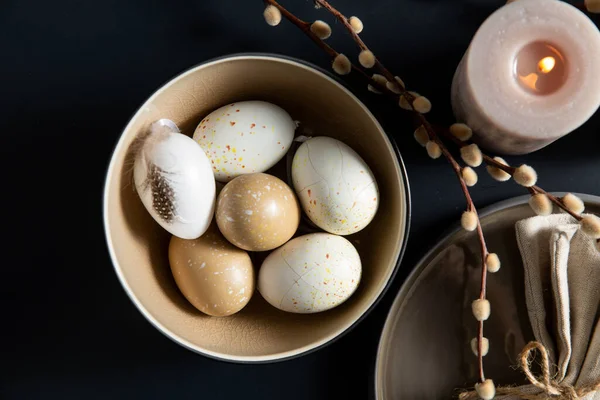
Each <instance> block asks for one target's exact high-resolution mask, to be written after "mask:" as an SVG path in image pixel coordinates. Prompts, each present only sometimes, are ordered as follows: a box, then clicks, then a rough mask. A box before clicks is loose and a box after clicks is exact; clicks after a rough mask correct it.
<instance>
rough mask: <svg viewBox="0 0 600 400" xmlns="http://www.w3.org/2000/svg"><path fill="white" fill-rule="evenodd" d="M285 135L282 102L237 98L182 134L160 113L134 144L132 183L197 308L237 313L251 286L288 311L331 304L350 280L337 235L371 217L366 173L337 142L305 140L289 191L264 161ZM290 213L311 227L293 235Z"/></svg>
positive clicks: (350, 289) (287, 144)
mask: <svg viewBox="0 0 600 400" xmlns="http://www.w3.org/2000/svg"><path fill="white" fill-rule="evenodd" d="M295 130H296V123H295V121H293V120H292V118H291V117H290V115H289V114H288V113H287V112H286V111H285V110H283V109H282V108H280V107H278V106H276V105H274V104H270V103H266V102H262V101H245V102H239V103H233V104H228V105H226V106H223V107H221V108H219V109H217V110H215V111H213V112H212V113H210V114H209V115H207V116H206V117H205V118H204V119H202V121H201V122H200V123H199V124H198V126H197V128H196V130H195V132H194V134H193V139H192V138H190V137H188V136H185V135H183V134H182V133H180V132H179V130H178V129H177V127H176V125H175V124H174V123H173V122H172V121H168V120H160V121H158V122H156V123H154V124H153V125H152V127H151V129H150V133H149V135H148V136H146V137H145V139H144V140H143V142H142V144H141V147H140V149H139V151H138V153H137V155H136V160H135V164H134V180H135V185H136V189H137V191H138V194H139V196H140V199H141V200H142V203H143V204H144V206H145V207H146V209H147V210H148V212H149V213H150V215H151V216H152V217H153V218H154V219H155V220H156V222H157V223H159V224H160V225H161V226H162V227H163V228H165V229H166V230H167V231H169V232H170V233H171V234H172V235H173V236H172V238H171V241H170V244H169V250H168V253H169V263H170V265H171V271H172V273H173V276H174V279H175V282H176V283H177V286H178V287H179V289H180V290H181V292H182V294H183V295H184V296H185V297H186V299H187V300H188V301H189V302H190V303H191V304H192V305H193V306H194V307H195V308H197V309H198V310H200V311H202V312H203V313H205V314H208V315H211V316H219V317H222V316H227V315H231V314H234V313H236V312H238V311H240V310H241V309H242V308H244V307H245V306H246V305H247V304H248V302H249V301H250V299H251V298H252V296H253V294H254V292H255V286H257V288H258V291H259V292H260V294H261V295H262V297H263V298H264V299H265V300H266V301H267V302H268V303H270V304H271V305H273V306H274V307H276V308H278V309H280V310H283V311H287V312H293V313H315V312H321V311H325V310H328V309H331V308H333V307H336V306H338V305H340V304H341V303H343V302H344V301H346V300H347V299H348V298H349V297H350V296H351V295H352V294H353V293H354V292H355V290H356V288H357V287H358V284H359V282H360V279H361V271H362V266H361V260H360V256H359V254H358V252H357V251H356V249H355V248H354V246H353V245H352V243H350V241H348V240H347V239H346V238H344V237H342V236H339V235H350V234H352V233H355V232H358V231H360V230H362V229H363V228H364V227H366V226H367V225H368V224H369V223H370V222H371V221H372V220H373V218H374V216H375V213H376V212H377V207H378V204H379V192H378V187H377V183H376V181H375V178H374V176H373V173H372V172H371V170H370V169H369V167H368V166H367V165H366V163H365V162H364V161H363V160H362V158H361V157H360V156H359V155H358V154H357V153H356V152H355V151H354V150H353V149H351V148H350V147H348V146H347V145H346V144H344V143H342V142H340V141H338V140H336V139H333V138H330V137H324V136H322V137H314V138H308V139H307V140H306V141H304V143H302V144H301V145H300V146H299V147H298V148H297V150H296V151H295V154H290V157H293V162H292V163H291V167H289V168H290V169H291V170H290V171H289V172H290V176H291V186H293V189H292V188H291V187H290V185H288V184H287V183H286V182H284V181H283V180H281V179H280V178H278V177H277V176H275V175H274V173H275V170H276V169H275V168H273V167H274V166H275V165H276V164H277V163H278V162H279V161H281V160H282V158H283V157H284V156H285V155H286V154H287V153H288V152H289V151H290V149H291V148H292V147H293V146H292V143H293V141H294V134H295ZM217 182H220V183H223V184H224V186H223V187H222V189H221V190H220V191H219V190H218V187H217ZM302 212H304V214H305V216H306V218H308V219H310V221H311V222H312V223H313V224H314V225H315V226H316V228H315V232H314V233H310V234H306V235H303V236H296V237H294V236H295V235H296V234H297V231H298V227H299V224H300V221H301V214H302ZM319 228H320V229H322V230H323V231H325V232H319V231H318V229H319ZM265 251H271V253H270V254H269V255H268V256H267V257H266V258H265V259H264V261H263V263H262V265H261V267H260V269H259V270H258V274H256V273H255V269H254V267H253V265H252V259H251V257H250V254H249V252H265ZM256 275H258V277H256Z"/></svg>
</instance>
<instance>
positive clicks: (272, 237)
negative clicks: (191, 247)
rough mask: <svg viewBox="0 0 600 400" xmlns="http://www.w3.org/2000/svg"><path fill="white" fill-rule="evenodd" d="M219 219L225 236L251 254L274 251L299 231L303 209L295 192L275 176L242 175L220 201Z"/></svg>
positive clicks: (217, 212)
mask: <svg viewBox="0 0 600 400" xmlns="http://www.w3.org/2000/svg"><path fill="white" fill-rule="evenodd" d="M216 209H217V211H216V220H217V224H218V226H219V229H220V230H221V232H222V233H223V236H225V238H227V240H229V241H230V242H231V243H233V244H234V245H236V246H237V247H239V248H241V249H244V250H249V251H266V250H272V249H274V248H276V247H279V246H281V245H282V244H284V243H285V242H287V241H288V240H289V239H290V238H291V237H292V236H293V235H294V233H295V232H296V229H298V224H299V223H300V206H299V205H298V200H296V196H295V195H294V191H293V190H292V189H291V188H290V187H289V186H288V185H286V184H285V182H283V181H282V180H281V179H279V178H276V177H274V176H273V175H269V174H264V173H256V174H249V175H241V176H238V177H237V178H235V179H233V180H232V181H231V182H229V183H227V185H225V187H224V188H223V190H221V193H219V197H218V198H217V208H216Z"/></svg>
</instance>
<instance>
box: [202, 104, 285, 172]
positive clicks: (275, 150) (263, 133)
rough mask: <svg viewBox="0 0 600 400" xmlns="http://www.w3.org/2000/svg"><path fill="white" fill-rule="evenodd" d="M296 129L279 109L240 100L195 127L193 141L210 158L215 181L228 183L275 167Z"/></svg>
mask: <svg viewBox="0 0 600 400" xmlns="http://www.w3.org/2000/svg"><path fill="white" fill-rule="evenodd" d="M295 130H296V123H295V122H294V121H293V120H292V118H291V117H290V115H289V114H288V113H287V112H286V111H285V110H283V109H282V108H281V107H278V106H276V105H274V104H271V103H266V102H264V101H243V102H239V103H233V104H229V105H226V106H224V107H221V108H219V109H218V110H215V111H213V112H212V113H210V114H209V115H208V116H207V117H206V118H204V119H203V120H202V121H201V122H200V124H199V125H198V127H197V128H196V131H195V132H194V140H195V141H196V142H198V144H200V146H201V147H202V149H203V150H204V152H205V153H206V155H207V156H208V158H209V159H210V162H211V165H212V169H213V172H214V174H215V179H216V180H217V181H219V182H229V181H230V180H232V179H233V178H235V177H236V176H239V175H243V174H251V173H254V172H265V171H266V170H268V169H269V168H271V167H272V166H273V165H275V164H276V163H277V162H278V161H279V160H281V159H282V158H283V156H284V155H285V153H286V152H287V151H288V149H289V148H290V145H291V143H292V140H293V139H294V131H295Z"/></svg>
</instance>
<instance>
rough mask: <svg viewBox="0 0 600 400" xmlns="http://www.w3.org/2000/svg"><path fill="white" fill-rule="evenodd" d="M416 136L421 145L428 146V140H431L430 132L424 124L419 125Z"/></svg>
mask: <svg viewBox="0 0 600 400" xmlns="http://www.w3.org/2000/svg"><path fill="white" fill-rule="evenodd" d="M414 137H415V140H416V141H417V143H419V144H420V145H421V146H423V147H425V146H427V142H429V134H428V133H427V129H425V127H424V126H423V125H421V126H419V127H418V128H417V129H416V130H415V133H414Z"/></svg>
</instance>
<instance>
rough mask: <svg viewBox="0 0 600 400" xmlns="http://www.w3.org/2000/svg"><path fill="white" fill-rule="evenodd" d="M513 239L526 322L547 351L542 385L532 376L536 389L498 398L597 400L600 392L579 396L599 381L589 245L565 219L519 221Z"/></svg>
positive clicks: (599, 274)
mask: <svg viewBox="0 0 600 400" xmlns="http://www.w3.org/2000/svg"><path fill="white" fill-rule="evenodd" d="M516 235H517V242H518V245H519V250H520V252H521V257H522V259H523V267H524V273H525V299H526V303H527V311H528V314H529V320H530V322H531V327H532V329H533V333H534V336H535V340H536V341H537V342H538V343H540V344H541V345H542V346H544V348H545V350H546V351H547V363H545V365H546V366H547V371H546V379H543V378H542V377H541V376H542V375H543V372H542V373H541V374H534V373H533V372H532V375H531V376H532V377H535V378H536V380H537V381H536V383H537V384H535V385H534V384H531V385H524V386H520V387H518V388H515V389H519V390H520V392H521V395H515V394H510V395H501V393H502V391H499V393H498V396H497V398H498V399H507V400H508V399H510V400H516V399H529V398H532V399H533V398H540V399H542V398H564V399H577V398H580V399H585V400H600V390H596V391H591V392H590V391H589V390H583V389H585V388H588V389H589V388H590V387H593V386H594V385H595V384H596V383H597V382H598V381H599V380H600V253H599V252H598V250H597V249H596V247H595V243H594V241H593V240H591V239H590V237H589V236H587V235H586V234H585V233H584V232H582V231H581V229H580V225H579V224H578V223H577V221H575V219H574V218H573V217H571V216H570V215H568V214H566V213H564V214H553V215H549V216H537V217H533V218H528V219H525V220H522V221H519V222H517V224H516ZM540 359H541V360H542V364H543V360H544V358H543V357H542V358H540V357H538V358H537V359H536V360H540ZM543 368H544V365H542V370H543ZM532 369H535V365H533V366H532ZM538 378H539V379H538ZM530 381H531V378H530ZM578 390H579V392H580V394H579V395H577V394H576V392H577V391H578ZM586 392H589V393H586ZM513 393H514V392H513ZM544 395H548V396H547V397H546V396H544ZM551 395H554V397H552V396H551ZM537 396H539V397H537ZM561 396H562V397H561Z"/></svg>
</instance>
